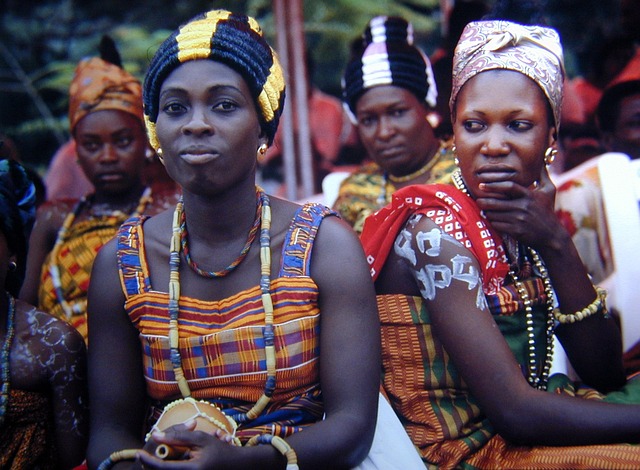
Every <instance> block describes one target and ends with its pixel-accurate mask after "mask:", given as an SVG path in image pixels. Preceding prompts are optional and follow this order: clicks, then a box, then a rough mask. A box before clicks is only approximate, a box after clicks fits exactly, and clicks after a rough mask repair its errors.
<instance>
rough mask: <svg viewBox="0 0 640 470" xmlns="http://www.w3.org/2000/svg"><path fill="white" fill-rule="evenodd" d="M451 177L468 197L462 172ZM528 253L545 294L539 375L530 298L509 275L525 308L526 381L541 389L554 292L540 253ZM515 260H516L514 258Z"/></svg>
mask: <svg viewBox="0 0 640 470" xmlns="http://www.w3.org/2000/svg"><path fill="white" fill-rule="evenodd" d="M451 179H452V181H453V184H454V186H455V187H456V188H458V189H459V190H460V191H462V192H463V193H464V194H466V195H467V196H469V197H470V195H469V191H468V190H467V187H466V185H465V183H464V180H463V179H462V174H461V172H460V170H456V171H454V172H453V173H452V175H451ZM528 251H529V253H530V254H531V259H532V260H533V264H534V266H535V268H536V270H537V271H538V273H539V274H540V277H541V279H542V283H543V285H544V291H545V296H546V300H547V321H546V330H545V334H546V343H547V344H546V357H545V360H544V365H543V367H542V371H541V373H540V375H538V372H537V370H538V367H537V360H536V347H535V337H534V330H533V308H532V307H531V299H530V298H529V294H528V293H527V290H526V288H525V287H524V284H523V283H522V281H521V280H520V278H519V277H518V275H517V274H516V273H515V270H513V269H511V270H510V271H509V275H510V276H511V279H512V280H513V285H514V287H515V288H516V290H517V292H518V295H519V296H520V299H521V300H522V303H523V304H524V309H525V322H526V328H527V342H528V349H529V359H528V362H529V364H528V367H527V369H528V374H527V382H529V384H530V385H531V386H532V387H536V388H538V389H541V390H546V388H547V381H548V379H549V374H550V372H551V363H552V360H553V349H554V348H553V332H554V328H555V316H556V311H557V308H556V306H555V305H556V300H555V293H554V291H553V286H552V285H551V280H550V279H549V272H548V271H547V268H546V267H545V265H544V263H543V262H542V259H541V258H540V255H539V254H538V252H537V251H536V250H534V249H533V248H531V247H529V248H528ZM516 261H517V260H516Z"/></svg>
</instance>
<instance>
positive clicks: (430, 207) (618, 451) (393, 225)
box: [362, 185, 640, 469]
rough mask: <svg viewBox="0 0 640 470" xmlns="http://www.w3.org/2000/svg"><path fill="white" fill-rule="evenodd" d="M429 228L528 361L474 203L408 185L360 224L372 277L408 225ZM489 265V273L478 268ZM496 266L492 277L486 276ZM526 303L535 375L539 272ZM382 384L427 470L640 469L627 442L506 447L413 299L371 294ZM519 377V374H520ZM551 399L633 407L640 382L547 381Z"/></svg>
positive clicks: (515, 307)
mask: <svg viewBox="0 0 640 470" xmlns="http://www.w3.org/2000/svg"><path fill="white" fill-rule="evenodd" d="M416 214H422V215H423V216H426V217H429V218H430V219H431V220H433V221H434V222H435V223H436V224H437V225H438V226H440V228H441V229H442V231H443V232H445V233H448V234H449V235H451V236H452V237H454V238H455V239H456V240H458V241H460V243H462V244H463V245H464V246H466V247H467V248H468V249H470V250H471V251H472V253H474V255H476V257H477V258H478V260H479V263H480V265H481V266H484V267H485V269H483V272H482V277H483V278H482V282H483V292H484V294H485V298H486V300H487V303H488V305H489V308H490V310H491V313H492V314H493V316H494V319H495V321H496V324H497V325H498V327H499V329H500V331H501V332H502V334H503V335H504V337H505V339H506V340H507V343H508V344H509V347H510V348H511V350H512V352H513V353H514V355H515V357H516V359H517V361H518V363H520V364H527V360H528V357H529V355H528V354H529V353H528V346H527V335H526V324H525V309H524V304H523V302H522V299H521V298H520V296H519V295H518V292H517V291H516V289H514V287H513V285H512V284H509V285H505V284H504V283H502V282H500V277H502V279H503V280H504V276H505V274H506V271H505V269H503V268H501V267H500V263H499V262H497V263H494V262H493V261H496V260H499V259H500V257H501V253H503V248H502V242H501V240H500V238H499V236H498V235H497V234H495V233H492V229H491V227H490V226H489V225H488V223H487V222H486V220H484V219H483V218H482V217H481V215H480V210H479V209H478V207H477V205H476V204H475V202H474V201H473V200H472V199H471V198H469V197H468V196H467V195H465V194H464V193H462V192H460V191H459V190H457V189H456V188H454V187H453V186H446V185H433V186H411V187H407V188H403V189H402V190H400V191H398V192H397V193H396V194H395V195H394V196H393V201H392V203H391V204H390V205H389V206H387V207H386V208H385V209H383V210H381V211H380V212H379V213H378V214H376V215H374V216H372V217H371V218H370V219H368V220H367V223H366V224H365V230H364V231H363V234H362V242H363V245H364V247H365V253H366V254H367V257H368V260H369V261H370V265H371V267H372V275H373V276H374V279H375V278H376V277H377V275H378V273H379V271H380V269H381V267H382V266H383V265H384V261H385V260H386V258H387V256H388V254H389V253H390V251H391V250H392V249H393V245H394V242H395V240H396V238H397V235H398V233H399V230H400V229H401V228H402V226H404V224H405V223H406V221H407V220H408V219H409V218H410V217H415V216H416ZM487 266H490V268H487ZM494 268H495V269H494ZM522 281H523V284H524V287H525V289H526V290H527V292H528V294H529V297H530V299H532V301H533V304H532V308H533V314H534V334H535V338H536V340H535V343H536V348H537V351H536V353H537V354H536V358H537V360H538V368H539V369H538V370H541V368H542V363H543V361H544V358H545V350H546V333H545V323H546V320H545V316H546V300H547V299H546V294H545V290H544V286H543V283H542V281H541V279H540V276H539V273H536V272H535V270H534V271H533V273H532V275H531V276H530V277H529V278H527V279H523V280H522ZM378 309H379V315H380V324H381V334H382V354H383V355H382V360H383V386H384V389H385V391H386V393H387V395H388V396H389V399H390V402H391V405H392V407H393V408H394V409H395V411H396V413H397V414H398V416H399V417H400V420H401V421H402V422H403V424H404V427H405V429H406V430H407V433H408V434H409V437H410V438H411V440H412V441H413V443H414V445H415V446H416V447H417V448H418V449H419V451H420V454H421V456H422V459H423V461H424V463H425V465H426V467H428V468H442V469H446V468H509V469H515V468H536V469H540V468H549V469H551V468H553V469H557V468H572V469H576V468H591V469H592V468H640V446H636V445H630V444H617V445H592V446H572V447H546V446H538V447H528V446H515V445H512V444H510V443H508V442H507V441H505V440H504V439H503V438H502V437H501V436H500V435H498V434H496V431H495V430H494V428H493V426H492V425H491V423H490V422H489V420H488V418H487V417H486V416H485V415H484V413H483V412H482V410H481V409H480V408H479V406H478V404H477V402H476V400H475V399H474V397H473V396H472V395H471V394H470V392H469V389H468V387H467V385H466V384H465V383H464V380H463V379H462V377H460V375H459V373H458V371H457V370H456V367H455V365H454V364H453V363H452V362H451V360H450V358H449V356H448V354H447V351H446V350H445V349H444V347H443V346H442V344H441V343H440V341H439V340H438V338H437V337H435V336H434V335H433V332H432V329H431V319H430V316H429V312H428V310H427V308H426V305H425V301H424V300H423V298H422V297H413V296H406V295H379V296H378ZM522 367H523V374H526V366H522ZM547 390H548V391H549V392H550V393H558V394H568V395H574V396H580V397H582V398H586V399H593V400H605V401H610V402H618V403H634V404H638V403H640V382H639V381H637V380H636V381H633V380H632V381H629V382H628V384H627V385H626V386H625V388H624V389H622V390H620V391H618V392H614V393H610V394H609V395H607V396H604V395H602V394H600V393H598V392H597V391H595V390H593V389H590V388H587V387H585V386H581V385H579V384H577V383H573V382H571V380H570V379H569V378H568V377H567V376H565V375H563V374H554V375H553V376H551V377H550V379H549V382H548V386H547Z"/></svg>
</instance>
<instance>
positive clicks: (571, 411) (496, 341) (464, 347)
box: [388, 217, 640, 446]
mask: <svg viewBox="0 0 640 470" xmlns="http://www.w3.org/2000/svg"><path fill="white" fill-rule="evenodd" d="M434 228H435V229H437V230H438V232H439V233H440V235H441V236H440V237H439V239H438V240H437V241H438V242H439V247H438V246H437V245H436V244H433V243H432V244H429V245H428V246H426V247H425V248H423V249H422V250H421V249H420V248H419V247H418V245H417V242H416V239H424V237H422V236H421V235H424V234H427V233H429V234H430V235H431V236H432V237H433V232H432V230H433V229H434ZM405 231H406V232H407V235H406V236H405V238H406V239H407V240H410V242H409V243H408V244H407V245H406V246H405V254H407V253H409V252H411V253H413V256H415V258H414V259H415V261H412V262H409V261H408V260H409V258H408V257H407V256H405V257H404V258H403V261H404V262H405V263H404V264H405V269H407V270H408V271H410V272H411V273H413V277H414V279H415V283H416V285H417V286H419V287H420V288H421V291H422V292H423V297H425V301H426V303H427V308H428V310H429V315H430V317H431V320H432V326H433V331H434V335H435V336H437V337H438V339H439V340H440V341H441V342H442V344H443V346H444V348H445V349H446V351H447V353H448V354H449V355H450V357H451V360H452V361H453V363H454V364H455V366H456V368H457V370H458V372H459V373H460V376H461V377H462V378H463V380H464V381H465V383H466V384H467V385H468V387H469V390H470V392H471V394H472V395H473V396H474V397H475V399H476V400H477V402H478V404H479V406H480V408H481V409H482V411H483V412H484V413H485V414H486V415H487V417H488V418H489V420H490V421H491V423H492V424H493V426H494V427H495V428H496V430H497V431H498V432H499V433H500V434H501V435H502V436H503V437H504V438H505V439H507V440H510V441H512V442H515V443H518V444H522V445H554V446H561V445H586V444H596V443H601V444H602V443H611V442H638V441H639V440H640V407H638V406H629V405H614V404H609V403H603V402H597V401H593V400H583V399H577V398H573V397H569V396H565V395H557V394H553V393H547V392H543V391H540V390H537V389H534V388H532V387H531V386H529V384H528V383H527V381H526V379H525V377H524V376H523V375H522V372H521V369H520V366H519V365H518V363H517V362H516V360H515V357H514V356H513V354H512V352H511V350H510V349H509V346H508V345H507V342H506V341H505V339H504V337H503V335H502V333H501V332H500V330H499V329H498V327H497V325H496V323H495V321H494V320H493V318H492V315H491V313H490V312H489V310H488V307H487V305H486V302H484V296H482V295H479V290H478V289H481V286H480V284H479V282H480V281H479V275H478V273H480V272H481V271H480V266H479V265H478V262H477V260H476V259H475V258H474V256H473V254H472V253H471V252H470V251H468V250H467V249H465V248H464V247H463V246H462V245H460V243H458V242H457V241H455V240H453V239H452V238H451V237H448V236H446V235H444V234H443V233H442V232H441V231H440V230H439V228H438V227H437V226H436V224H435V223H433V222H432V221H431V220H429V219H427V218H426V217H422V219H420V221H419V222H417V223H415V224H407V225H406V226H405ZM401 236H402V234H401ZM427 248H432V249H427ZM436 248H437V249H436ZM395 256H396V257H397V255H395ZM388 262H389V261H388ZM391 262H393V260H391ZM454 265H455V266H456V267H455V268H454ZM444 268H446V269H448V270H449V272H451V273H452V276H451V277H450V282H449V283H448V284H447V283H446V282H438V283H435V284H433V285H435V288H433V289H425V288H424V286H425V284H424V282H423V280H425V279H427V280H428V279H430V277H429V276H430V274H429V273H433V272H442V271H443V269H444ZM439 279H440V278H439ZM429 285H431V284H429Z"/></svg>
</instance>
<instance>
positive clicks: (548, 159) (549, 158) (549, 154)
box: [544, 147, 558, 166]
mask: <svg viewBox="0 0 640 470" xmlns="http://www.w3.org/2000/svg"><path fill="white" fill-rule="evenodd" d="M557 155H558V149H556V148H554V147H549V148H548V149H547V150H546V151H545V152H544V164H545V165H547V166H549V165H551V164H552V163H553V161H554V160H555V159H556V156H557Z"/></svg>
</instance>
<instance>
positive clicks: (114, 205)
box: [20, 109, 148, 305]
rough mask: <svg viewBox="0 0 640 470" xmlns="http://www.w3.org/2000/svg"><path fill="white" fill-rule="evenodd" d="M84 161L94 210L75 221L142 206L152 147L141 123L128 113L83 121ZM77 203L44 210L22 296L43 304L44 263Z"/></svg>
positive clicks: (110, 112) (77, 132)
mask: <svg viewBox="0 0 640 470" xmlns="http://www.w3.org/2000/svg"><path fill="white" fill-rule="evenodd" d="M73 135H74V138H75V139H76V142H77V146H76V149H77V153H78V161H79V163H80V165H81V166H82V170H83V171H84V173H85V174H86V175H87V177H88V178H89V180H90V181H91V182H92V183H93V185H94V188H95V193H94V197H93V202H92V204H91V207H85V208H84V209H83V210H82V211H81V213H80V214H78V217H77V218H76V219H75V220H74V223H76V222H80V221H82V220H86V219H89V218H91V217H92V215H91V212H90V211H91V209H94V210H97V211H98V212H105V211H114V210H124V211H126V212H127V213H128V212H131V211H132V209H131V207H133V209H135V208H136V206H137V202H138V201H139V200H140V196H141V195H142V192H143V191H144V183H143V181H142V175H143V171H144V168H145V154H146V151H147V149H148V145H147V138H146V134H145V132H144V128H143V126H142V123H141V121H140V120H139V119H137V118H136V117H135V116H133V115H131V114H129V113H126V112H124V111H120V110H115V109H105V110H100V111H95V112H93V113H90V114H87V115H86V116H85V117H83V118H82V119H81V120H80V121H78V123H77V124H76V127H75V128H74V130H73ZM76 202H77V201H72V200H57V201H53V202H51V203H47V204H44V205H43V206H42V207H40V208H39V210H38V214H37V217H36V223H35V225H34V228H33V232H32V234H31V239H30V247H31V249H30V250H29V258H28V260H27V273H26V278H25V282H24V284H23V287H22V290H21V292H20V298H21V299H23V300H25V301H26V302H29V303H31V304H33V305H37V304H38V289H39V286H40V274H41V270H42V265H43V264H44V261H45V259H46V257H47V255H48V254H49V252H50V251H51V250H52V249H53V247H54V245H55V242H56V239H57V237H58V233H59V232H60V229H61V228H62V225H63V223H64V220H65V218H66V216H67V215H68V214H69V212H71V211H73V209H74V207H75V204H76Z"/></svg>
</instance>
